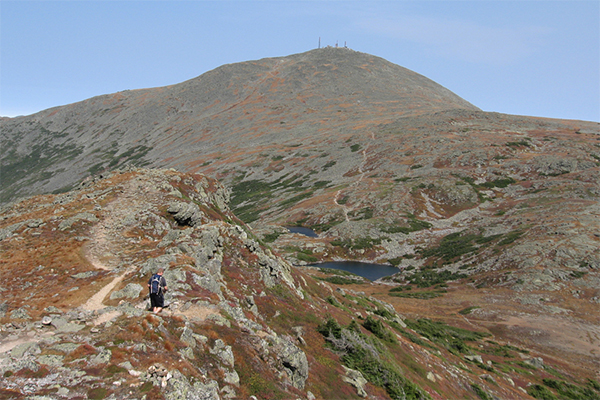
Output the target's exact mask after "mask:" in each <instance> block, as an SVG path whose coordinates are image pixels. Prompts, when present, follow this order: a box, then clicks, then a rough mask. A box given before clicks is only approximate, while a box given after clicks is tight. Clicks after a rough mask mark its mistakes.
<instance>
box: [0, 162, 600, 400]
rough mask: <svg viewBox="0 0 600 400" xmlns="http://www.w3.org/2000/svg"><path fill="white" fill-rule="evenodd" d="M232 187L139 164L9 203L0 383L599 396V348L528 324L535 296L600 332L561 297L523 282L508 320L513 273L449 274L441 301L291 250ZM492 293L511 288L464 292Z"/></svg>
mask: <svg viewBox="0 0 600 400" xmlns="http://www.w3.org/2000/svg"><path fill="white" fill-rule="evenodd" d="M228 196H229V193H228V191H227V190H225V189H224V187H223V186H222V185H220V184H218V183H217V182H216V181H214V180H212V179H210V178H207V177H205V176H203V175H198V174H196V175H193V174H183V173H180V172H176V171H175V170H143V169H129V170H120V171H117V172H114V173H111V174H110V175H109V176H107V177H104V178H101V179H98V178H96V179H93V180H88V181H86V182H84V183H82V184H81V185H80V186H79V187H78V188H77V189H76V190H74V191H70V192H68V193H64V194H60V195H46V196H38V197H32V198H29V199H26V200H23V201H21V202H17V203H14V204H12V205H10V206H9V207H5V208H4V209H3V210H2V211H3V213H2V215H3V216H2V220H1V221H0V239H1V241H0V249H1V251H2V258H1V262H2V264H1V269H0V279H1V280H2V282H3V285H2V289H1V290H2V297H3V299H4V301H3V302H2V303H1V304H0V322H1V323H2V325H1V329H0V343H1V344H0V373H2V376H3V379H2V380H1V383H0V397H2V398H14V399H19V398H39V399H41V398H44V399H46V398H52V399H62V398H64V399H82V398H91V399H100V398H111V399H142V398H144V399H218V398H260V399H269V398H301V399H315V398H317V399H334V398H335V399H337V398H346V399H351V398H361V397H367V398H373V399H384V398H393V399H405V398H406V399H428V398H432V399H447V398H483V399H486V398H502V399H511V398H512V399H520V398H529V397H530V394H531V395H534V396H537V395H539V393H554V392H557V391H559V392H560V390H563V389H565V388H566V389H565V390H567V389H568V390H569V391H570V392H569V393H576V394H577V395H580V396H591V397H586V398H598V397H600V386H599V385H598V383H597V380H596V377H595V376H594V371H593V370H592V369H591V368H592V366H593V365H594V362H595V361H594V360H593V359H589V358H586V357H585V356H584V355H583V354H580V360H579V361H578V362H577V363H575V362H573V359H569V358H563V357H561V356H558V355H557V354H559V353H556V352H554V353H553V352H552V351H549V350H552V348H551V346H550V347H549V346H543V345H542V346H536V345H535V343H533V345H532V343H529V342H528V341H527V338H519V336H527V334H528V333H530V332H531V331H533V330H537V332H538V333H536V335H538V337H539V336H540V335H543V333H542V332H540V328H539V327H536V326H528V325H527V324H521V323H520V322H519V321H518V319H519V318H522V319H527V310H534V309H535V308H545V309H547V310H551V312H552V313H555V314H556V315H565V314H568V315H569V319H570V321H571V323H570V324H568V326H565V327H564V329H565V330H567V331H568V330H569V329H570V330H571V331H578V332H579V333H581V334H582V333H583V331H584V330H585V329H587V328H592V329H590V330H588V332H593V329H594V328H593V327H589V326H588V327H584V326H583V324H585V321H584V319H585V317H583V316H581V315H576V313H575V311H574V310H566V309H560V308H559V307H557V306H555V305H554V301H555V300H556V297H553V298H542V295H539V294H535V292H532V291H521V292H518V295H517V299H516V300H517V301H519V302H521V303H522V310H521V311H520V313H519V314H517V315H514V314H513V315H514V317H512V320H510V321H508V322H506V321H502V318H503V317H504V316H505V315H508V314H509V313H506V309H503V308H504V307H509V306H510V304H509V302H507V301H506V300H507V299H505V298H501V296H502V295H503V294H505V293H504V292H502V291H507V290H508V289H507V288H506V287H504V288H502V289H499V290H491V289H476V288H475V287H473V285H471V284H470V283H466V284H464V283H461V282H460V281H458V282H451V283H449V285H446V294H445V296H444V298H446V301H444V302H443V303H442V302H439V301H438V300H439V299H440V298H434V299H430V300H422V299H420V298H419V297H414V298H411V297H410V296H408V297H404V298H399V297H395V295H396V294H398V293H400V294H404V293H405V291H399V292H398V291H389V289H390V288H393V287H396V286H390V285H389V284H383V283H371V282H368V281H365V280H361V279H358V280H357V279H351V280H348V277H347V276H340V275H331V271H322V270H320V269H318V268H317V269H306V268H296V267H292V266H291V265H290V264H289V263H288V262H287V261H285V259H283V258H282V257H281V256H279V255H277V254H276V253H274V252H273V251H272V249H270V248H269V247H268V246H265V245H264V244H261V242H260V241H259V240H257V238H256V236H255V234H254V233H253V231H252V229H250V228H249V227H248V226H246V225H245V224H244V223H242V222H241V221H239V220H238V219H237V218H236V217H235V216H234V215H233V214H232V213H231V211H230V210H229V208H228V205H227V201H228ZM158 267H164V268H166V272H165V276H166V278H167V281H168V285H169V288H170V290H169V291H168V292H167V302H168V303H169V307H168V308H167V309H165V311H164V312H163V313H162V314H158V315H155V314H152V313H150V312H148V311H146V310H147V307H148V304H147V299H146V292H147V289H146V287H145V286H146V282H147V280H148V278H149V276H150V275H151V274H152V273H153V272H154V271H155V270H156V269H157V268H158ZM590 274H591V273H590ZM577 280H579V278H575V277H572V278H568V279H566V282H569V284H572V283H571V282H576V281H577ZM566 284H567V283H565V285H566ZM400 287H402V286H400ZM570 287H572V286H570ZM482 291H483V293H482ZM584 291H585V290H580V292H579V293H580V294H579V296H578V297H579V300H578V301H579V302H580V304H583V303H584V302H586V301H587V300H584ZM411 293H419V291H418V290H414V291H411ZM482 295H483V296H482ZM545 296H547V295H545ZM459 298H460V299H462V300H459ZM399 300H401V301H399ZM571 301H572V302H573V301H575V300H573V299H572V300H571ZM484 302H487V303H490V304H491V303H495V302H498V303H499V305H498V306H497V307H494V308H489V309H487V308H485V309H484V307H482V308H481V309H478V308H477V307H475V306H471V307H467V305H474V304H483V303H484ZM572 306H573V307H575V304H574V303H573V304H572ZM441 307H444V309H443V310H441ZM436 308H437V309H436ZM465 310H466V311H465ZM440 311H443V312H440ZM440 315H445V319H446V321H447V322H449V323H448V324H446V323H444V322H442V320H443V319H444V318H442V319H440V318H439V316H440ZM537 316H538V318H543V317H542V314H541V313H537ZM432 317H435V318H432ZM502 324H505V325H504V326H505V329H504V330H502V329H500V328H499V326H501V325H502ZM573 325H575V326H573ZM514 327H519V329H520V330H519V331H518V332H510V330H511V328H514ZM542 329H543V327H542ZM595 329H597V325H596V327H595ZM515 333H518V334H519V335H516V337H515ZM556 334H557V335H560V334H561V333H556ZM566 334H567V332H562V335H566ZM572 339H575V338H574V337H572ZM579 339H580V340H581V341H587V340H589V342H588V349H589V350H591V349H592V348H594V347H595V343H596V342H595V340H590V339H589V338H586V337H584V336H583V334H582V336H581V337H580V338H579ZM596 361H597V359H596ZM557 388H558V389H557ZM528 393H529V394H528ZM538 398H540V397H538ZM569 398H573V397H569ZM580 398H584V397H580Z"/></svg>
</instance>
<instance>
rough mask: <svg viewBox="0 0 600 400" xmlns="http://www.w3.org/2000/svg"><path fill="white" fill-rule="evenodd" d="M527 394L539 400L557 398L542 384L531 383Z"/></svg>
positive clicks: (555, 399)
mask: <svg viewBox="0 0 600 400" xmlns="http://www.w3.org/2000/svg"><path fill="white" fill-rule="evenodd" d="M527 394H528V395H530V396H531V397H534V398H536V399H540V400H558V398H557V397H556V396H555V395H554V393H552V392H551V391H550V390H548V388H547V387H545V386H542V385H531V386H530V387H529V388H528V389H527Z"/></svg>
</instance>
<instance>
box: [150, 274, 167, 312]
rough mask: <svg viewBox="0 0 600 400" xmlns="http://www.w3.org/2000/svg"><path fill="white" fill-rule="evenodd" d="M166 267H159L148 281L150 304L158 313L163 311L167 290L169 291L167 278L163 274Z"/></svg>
mask: <svg viewBox="0 0 600 400" xmlns="http://www.w3.org/2000/svg"><path fill="white" fill-rule="evenodd" d="M164 272H165V269H164V268H159V269H158V271H156V274H154V275H152V277H151V278H150V280H149V281H148V290H150V305H151V307H152V311H154V312H155V313H156V314H158V313H159V312H161V311H162V309H163V307H164V306H165V292H166V291H167V280H166V279H165V277H164V276H163V273H164Z"/></svg>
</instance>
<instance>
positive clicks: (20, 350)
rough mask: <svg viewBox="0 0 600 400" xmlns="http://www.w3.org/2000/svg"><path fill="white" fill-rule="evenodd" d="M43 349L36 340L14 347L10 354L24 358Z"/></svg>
mask: <svg viewBox="0 0 600 400" xmlns="http://www.w3.org/2000/svg"><path fill="white" fill-rule="evenodd" d="M41 352H42V350H41V349H40V346H39V345H38V344H37V343H35V342H27V343H21V344H19V345H17V346H15V347H13V348H12V349H11V351H10V355H11V357H13V358H23V357H24V356H25V355H28V354H39V353H41Z"/></svg>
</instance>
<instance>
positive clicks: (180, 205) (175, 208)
mask: <svg viewBox="0 0 600 400" xmlns="http://www.w3.org/2000/svg"><path fill="white" fill-rule="evenodd" d="M167 212H169V213H171V214H172V215H173V218H175V221H177V223H178V224H179V225H181V226H192V227H194V226H197V225H201V224H202V222H203V221H205V220H206V216H205V215H204V213H203V212H202V211H201V210H200V208H199V207H198V205H196V204H194V203H186V202H183V201H179V202H173V203H171V204H169V207H168V208H167Z"/></svg>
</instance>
